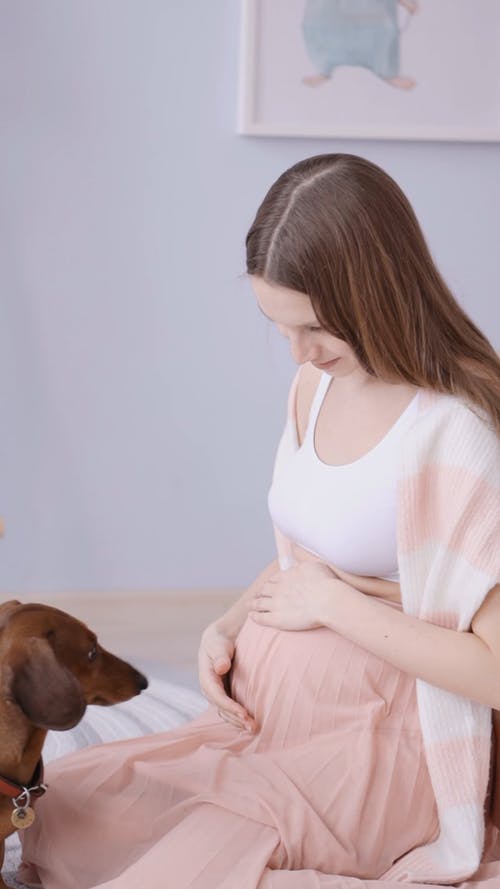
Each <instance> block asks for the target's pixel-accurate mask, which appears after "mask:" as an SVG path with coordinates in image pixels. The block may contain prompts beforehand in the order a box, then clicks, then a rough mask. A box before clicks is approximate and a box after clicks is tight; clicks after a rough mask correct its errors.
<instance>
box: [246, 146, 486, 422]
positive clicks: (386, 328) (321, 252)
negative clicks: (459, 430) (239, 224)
mask: <svg viewBox="0 0 500 889" xmlns="http://www.w3.org/2000/svg"><path fill="white" fill-rule="evenodd" d="M246 245H247V272H248V273H249V274H250V275H257V276H259V277H261V278H263V279H265V280H266V281H267V282H268V283H270V284H278V285H280V286H282V287H287V288H290V289H292V290H296V291H298V292H299V293H305V294H307V295H308V296H309V298H310V299H311V302H312V305H313V308H314V311H315V313H316V315H317V317H318V320H319V322H320V324H321V325H322V326H323V327H324V328H325V329H326V330H328V331H330V332H331V333H332V334H334V335H335V336H337V337H339V338H340V339H342V340H345V341H346V342H347V343H348V344H349V345H350V346H351V347H352V348H353V350H354V352H355V354H356V357H357V359H358V361H359V362H360V364H361V365H362V366H363V367H364V368H365V370H366V371H367V372H368V373H371V374H374V375H376V376H377V377H380V378H382V379H386V380H388V381H391V382H396V381H403V380H404V381H407V382H409V383H412V384H413V385H416V386H421V387H424V388H430V389H434V390H436V391H438V392H447V393H450V394H453V395H459V396H461V397H463V398H464V399H465V400H466V401H467V402H468V403H469V404H470V405H471V407H472V406H473V405H476V406H477V407H479V408H481V410H482V411H486V413H487V415H489V416H490V417H491V418H492V420H493V423H494V426H495V428H496V430H497V433H498V434H500V360H499V358H498V355H497V354H496V352H495V350H494V349H493V346H492V345H491V344H490V343H489V341H488V340H487V338H486V337H485V336H484V334H482V333H481V331H480V330H479V329H478V327H476V325H475V324H474V323H473V322H472V321H471V319H470V318H469V317H468V315H467V314H466V313H465V312H464V310H463V309H462V308H461V307H460V306H459V304H458V303H457V301H456V300H455V298H454V296H453V294H452V293H451V291H450V290H449V288H448V287H447V285H446V283H445V282H444V280H443V278H442V277H441V275H440V273H439V271H438V270H437V268H436V266H435V264H434V262H433V259H432V257H431V254H430V252H429V249H428V247H427V244H426V242H425V238H424V236H423V233H422V231H421V229H420V226H419V224H418V221H417V218H416V216H415V213H414V212H413V209H412V207H411V205H410V203H409V201H408V200H407V198H406V197H405V195H404V194H403V192H402V191H401V189H400V188H399V186H398V185H397V184H396V183H395V182H394V180H393V179H391V177H390V176H389V175H388V174H387V173H385V172H384V171H383V170H382V169H380V167H378V166H376V165H375V164H372V163H371V162H370V161H367V160H365V159H364V158H361V157H357V156H356V155H351V154H322V155H318V156H316V157H312V158H308V159H307V160H303V161H300V162H299V163H297V164H295V165H294V166H293V167H291V168H290V169H289V170H287V171H286V172H285V173H283V174H282V176H280V177H279V179H278V180H277V181H276V182H275V183H274V185H273V186H272V187H271V188H270V190H269V191H268V193H267V195H266V197H265V198H264V200H263V202H262V204H261V206H260V207H259V209H258V211H257V215H256V217H255V220H254V222H253V224H252V226H251V228H250V230H249V232H248V235H247V239H246Z"/></svg>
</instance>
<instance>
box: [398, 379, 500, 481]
mask: <svg viewBox="0 0 500 889" xmlns="http://www.w3.org/2000/svg"><path fill="white" fill-rule="evenodd" d="M411 428H412V430H413V434H412V435H411V436H410V438H411V441H412V442H413V444H414V446H415V447H416V448H417V449H418V448H419V449H421V450H422V452H423V451H425V450H427V452H428V454H429V455H432V459H433V460H442V461H446V460H451V461H452V462H463V463H464V464H466V463H469V464H470V465H471V466H473V465H475V464H476V463H480V462H483V463H484V465H487V464H489V465H490V466H491V467H496V471H497V472H498V466H499V461H500V440H499V438H498V435H497V433H496V430H495V428H494V424H493V422H492V420H491V418H490V417H489V416H488V414H487V413H486V412H485V411H484V410H482V409H481V408H480V407H479V406H478V405H475V404H473V403H472V402H470V401H468V400H466V399H465V398H462V397H461V396H459V395H451V394H447V393H441V392H435V391H433V390H431V389H421V390H420V394H419V410H418V415H417V418H416V420H415V422H414V424H413V426H412V427H411Z"/></svg>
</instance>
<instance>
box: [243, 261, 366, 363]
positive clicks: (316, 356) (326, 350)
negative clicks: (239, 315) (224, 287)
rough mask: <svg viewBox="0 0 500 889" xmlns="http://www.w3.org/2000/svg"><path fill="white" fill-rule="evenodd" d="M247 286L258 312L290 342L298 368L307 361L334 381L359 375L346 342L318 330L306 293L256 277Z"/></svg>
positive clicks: (320, 329) (322, 330) (351, 351)
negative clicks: (329, 375)
mask: <svg viewBox="0 0 500 889" xmlns="http://www.w3.org/2000/svg"><path fill="white" fill-rule="evenodd" d="M250 282H251V285H252V288H253V291H254V293H255V296H256V298H257V303H258V305H259V308H260V310H261V311H262V312H263V313H264V315H266V316H267V317H268V318H269V319H270V320H271V321H274V323H275V324H276V326H277V328H278V330H279V331H280V333H282V334H283V336H286V337H287V339H289V340H290V350H291V353H292V358H293V360H294V361H295V362H296V363H297V364H305V363H306V362H307V361H310V362H311V364H314V366H315V367H318V368H319V369H320V370H322V371H326V373H330V374H332V376H333V375H335V377H345V376H349V375H350V374H352V373H353V372H357V373H359V372H360V371H362V368H361V365H360V364H359V362H358V360H357V359H356V356H355V354H354V351H353V350H352V349H351V347H350V346H349V345H348V344H347V343H346V342H345V340H339V339H337V337H335V336H333V334H331V333H329V332H328V331H327V330H325V329H324V328H323V327H321V325H320V323H319V321H318V319H317V317H316V315H315V313H314V309H313V306H312V303H311V300H310V299H309V297H308V296H306V294H305V293H298V292H297V291H296V290H289V289H288V288H287V287H281V286H278V285H277V284H268V283H267V282H266V281H264V280H263V278H259V277H257V276H256V275H250ZM363 373H364V371H363Z"/></svg>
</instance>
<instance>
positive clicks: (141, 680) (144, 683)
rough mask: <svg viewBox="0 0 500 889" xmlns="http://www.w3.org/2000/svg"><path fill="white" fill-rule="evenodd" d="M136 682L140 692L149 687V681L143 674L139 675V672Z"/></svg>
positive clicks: (137, 672)
mask: <svg viewBox="0 0 500 889" xmlns="http://www.w3.org/2000/svg"><path fill="white" fill-rule="evenodd" d="M135 682H136V685H137V689H138V691H144V689H146V688H147V687H148V685H149V682H148V680H147V679H146V677H145V676H144V674H143V673H139V670H136V671H135Z"/></svg>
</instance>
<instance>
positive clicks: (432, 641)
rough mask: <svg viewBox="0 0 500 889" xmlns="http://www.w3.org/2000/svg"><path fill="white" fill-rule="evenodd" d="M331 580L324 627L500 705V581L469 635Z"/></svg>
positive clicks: (408, 669)
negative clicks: (411, 613) (423, 618)
mask: <svg viewBox="0 0 500 889" xmlns="http://www.w3.org/2000/svg"><path fill="white" fill-rule="evenodd" d="M326 583H328V581H326ZM329 583H330V584H331V585H332V586H331V593H330V601H328V599H327V598H326V597H325V598H324V601H323V616H322V622H323V623H324V624H325V626H328V627H331V628H332V629H334V630H336V631H337V632H339V633H341V635H342V636H345V637H346V638H347V639H350V640H351V641H352V642H355V643H357V644H358V645H361V646H362V647H363V648H365V649H367V651H371V652H372V654H375V655H377V656H379V657H381V658H383V659H384V660H385V661H387V662H388V663H390V664H392V665H393V666H395V667H397V668H398V669H400V670H403V671H404V672H405V673H409V674H411V675H412V676H417V677H418V678H420V679H424V680H425V681H426V682H429V683H430V684H431V685H436V686H438V687H439V688H443V689H446V690H447V691H450V692H453V693H455V694H459V695H463V696H464V697H466V698H469V699H470V700H473V701H477V702H478V703H480V704H486V705H487V706H488V707H492V708H493V709H495V710H498V709H500V584H497V586H495V587H494V588H493V589H492V590H490V592H489V593H488V596H487V597H486V599H485V601H484V603H483V605H482V606H481V608H480V609H479V611H478V612H477V613H476V616H475V617H474V620H473V621H472V631H471V632H469V633H466V632H457V631H456V630H450V629H447V628H445V627H440V626H436V625H435V624H431V623H428V622H427V621H424V620H420V619H419V618H416V617H411V616H410V615H408V614H405V613H403V612H402V611H396V610H395V609H393V608H388V607H387V606H386V605H384V603H383V602H377V601H376V600H374V599H372V598H370V597H368V596H365V595H364V594H363V593H360V592H359V591H358V590H355V589H353V588H352V587H350V586H348V585H347V584H344V583H343V582H342V581H338V580H335V579H333V580H332V581H329ZM339 584H342V587H340V586H339ZM334 585H335V589H334V588H333V586H334Z"/></svg>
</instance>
